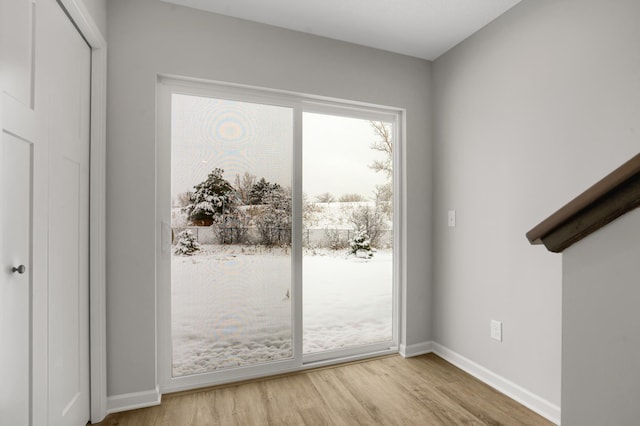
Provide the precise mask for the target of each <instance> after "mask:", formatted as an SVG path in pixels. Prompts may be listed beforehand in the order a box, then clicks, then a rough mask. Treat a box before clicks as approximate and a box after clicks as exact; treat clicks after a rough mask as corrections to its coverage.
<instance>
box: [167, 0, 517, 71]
mask: <svg viewBox="0 0 640 426" xmlns="http://www.w3.org/2000/svg"><path fill="white" fill-rule="evenodd" d="M163 1H166V2H168V3H174V4H178V5H182V6H187V7H192V8H196V9H201V10H206V11H209V12H215V13H219V14H222V15H228V16H233V17H236V18H241V19H246V20H249V21H255V22H261V23H264V24H269V25H274V26H277V27H282V28H288V29H291V30H296V31H302V32H305V33H309V34H315V35H319V36H323V37H329V38H333V39H337V40H342V41H347V42H351V43H356V44H360V45H364V46H370V47H375V48H378V49H383V50H387V51H391V52H396V53H401V54H404V55H409V56H415V57H418V58H423V59H429V60H433V59H436V58H437V57H438V56H440V55H441V54H443V53H444V52H446V51H447V50H449V49H451V48H452V47H453V46H455V45H456V44H458V43H460V42H461V41H462V40H464V39H465V38H467V37H469V36H470V35H471V34H473V33H474V32H476V31H478V30H479V29H480V28H482V27H484V26H485V25H487V24H488V23H489V22H491V21H493V20H494V19H495V18H497V17H498V16H500V15H501V14H502V13H504V12H505V11H507V10H508V9H510V8H511V7H513V6H514V5H516V4H517V3H519V2H520V0H163Z"/></svg>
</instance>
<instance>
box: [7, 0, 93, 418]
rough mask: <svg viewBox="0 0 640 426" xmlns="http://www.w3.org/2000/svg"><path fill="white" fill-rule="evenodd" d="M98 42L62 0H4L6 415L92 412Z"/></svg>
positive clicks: (63, 415)
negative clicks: (91, 210)
mask: <svg viewBox="0 0 640 426" xmlns="http://www.w3.org/2000/svg"><path fill="white" fill-rule="evenodd" d="M90 53H91V52H90V48H89V47H88V46H87V44H86V43H85V41H84V40H83V39H82V37H81V36H80V34H79V33H78V32H77V30H76V29H75V27H74V25H73V24H72V22H71V21H70V20H69V18H68V17H67V16H66V14H65V13H64V11H63V10H62V9H61V7H60V6H59V4H58V3H57V2H56V1H55V0H0V166H1V167H2V169H1V171H0V200H1V203H0V342H2V343H1V344H0V376H1V377H3V381H2V383H0V424H2V425H4V424H7V425H9V424H11V425H16V426H20V425H58V424H59V425H84V424H86V422H87V420H88V419H89V331H88V325H89V324H88V322H89V320H88V318H89V315H88V314H89V308H88V300H89V297H88V237H89V236H88V205H89V203H88V193H89V189H88V182H89V177H88V176H89V175H88V172H89V113H90V110H89V100H90V71H91V62H90V57H91V56H90Z"/></svg>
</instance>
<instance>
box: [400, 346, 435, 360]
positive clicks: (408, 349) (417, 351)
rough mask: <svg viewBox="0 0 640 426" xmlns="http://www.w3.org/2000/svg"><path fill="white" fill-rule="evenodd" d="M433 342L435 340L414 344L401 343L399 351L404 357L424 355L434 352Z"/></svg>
mask: <svg viewBox="0 0 640 426" xmlns="http://www.w3.org/2000/svg"><path fill="white" fill-rule="evenodd" d="M433 344H434V342H421V343H415V344H413V345H405V344H401V345H400V347H399V351H398V352H400V355H402V357H403V358H410V357H412V356H418V355H424V354H428V353H431V352H433Z"/></svg>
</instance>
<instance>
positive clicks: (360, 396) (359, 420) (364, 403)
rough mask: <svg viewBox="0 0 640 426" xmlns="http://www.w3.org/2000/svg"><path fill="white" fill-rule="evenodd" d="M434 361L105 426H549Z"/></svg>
mask: <svg viewBox="0 0 640 426" xmlns="http://www.w3.org/2000/svg"><path fill="white" fill-rule="evenodd" d="M551 424H552V423H550V422H548V421H547V420H545V419H544V418H542V417H540V416H539V415H537V414H535V413H534V412H532V411H531V410H529V409H527V408H525V407H524V406H522V405H520V404H518V403H517V402H515V401H513V400H512V399H510V398H508V397H506V396H505V395H503V394H501V393H499V392H498V391H496V390H494V389H492V388H490V387H489V386H487V385H485V384H483V383H482V382H480V381H478V380H476V379H475V378H473V377H472V376H470V375H468V374H467V373H465V372H463V371H462V370H459V369H458V368H456V367H454V366H453V365H451V364H449V363H448V362H446V361H444V360H443V359H441V358H439V357H438V356H436V355H433V354H428V355H422V356H419V357H414V358H408V359H404V358H402V357H400V356H399V355H393V356H389V357H383V358H377V359H373V360H368V361H362V362H358V363H352V364H347V365H341V366H335V367H330V368H323V369H319V370H311V371H306V372H301V373H296V374H293V375H288V376H281V377H275V378H270V379H263V380H256V381H251V382H248V383H243V384H239V385H227V386H224V387H216V388H209V389H206V390H204V391H203V390H200V391H192V392H188V393H181V394H173V395H164V396H163V398H162V405H160V406H157V407H150V408H143V409H139V410H134V411H128V412H124V413H117V414H112V415H110V416H109V417H107V418H106V419H105V420H104V421H103V422H102V423H100V425H103V426H116V425H118V426H200V425H224V426H227V425H242V426H245V425H421V426H427V425H428V426H431V425H447V426H448V425H551Z"/></svg>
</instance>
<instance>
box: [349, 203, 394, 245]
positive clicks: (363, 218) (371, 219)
mask: <svg viewBox="0 0 640 426" xmlns="http://www.w3.org/2000/svg"><path fill="white" fill-rule="evenodd" d="M349 222H351V224H352V225H353V227H354V229H355V231H356V233H361V232H364V233H365V234H366V235H367V237H368V239H369V240H370V244H371V245H373V246H374V247H378V245H377V244H378V239H379V238H380V235H381V232H380V231H382V230H384V228H385V218H384V213H383V212H382V211H381V210H380V209H379V208H378V206H376V207H371V206H358V207H356V208H355V209H354V210H353V211H352V212H351V214H350V215H349Z"/></svg>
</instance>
